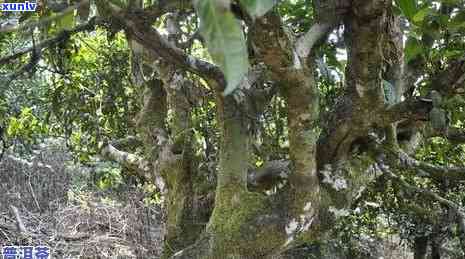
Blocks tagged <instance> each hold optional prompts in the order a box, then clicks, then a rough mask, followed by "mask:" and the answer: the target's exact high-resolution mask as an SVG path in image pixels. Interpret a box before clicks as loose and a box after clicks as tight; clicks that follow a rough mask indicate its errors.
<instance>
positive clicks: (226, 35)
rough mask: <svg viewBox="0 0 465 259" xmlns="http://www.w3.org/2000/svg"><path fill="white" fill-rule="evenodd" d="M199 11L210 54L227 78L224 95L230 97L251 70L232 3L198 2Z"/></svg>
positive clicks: (208, 0) (215, 0)
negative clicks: (230, 6)
mask: <svg viewBox="0 0 465 259" xmlns="http://www.w3.org/2000/svg"><path fill="white" fill-rule="evenodd" d="M196 7H197V13H198V15H199V18H200V22H201V26H200V28H201V32H202V35H203V37H204V38H205V41H206V44H207V47H208V50H209V52H210V54H211V56H212V58H213V60H214V61H215V62H216V63H217V64H218V65H219V66H220V67H221V69H222V70H223V72H224V74H225V76H226V81H227V87H226V89H225V91H224V94H225V95H228V94H230V93H232V92H233V91H234V90H235V89H236V88H237V87H238V85H239V83H240V81H241V80H242V78H243V77H244V75H245V74H246V73H247V72H248V69H249V59H248V54H247V47H246V44H245V39H244V34H243V32H242V28H241V26H240V25H239V22H238V21H237V20H236V18H235V17H234V15H233V14H232V12H231V11H230V10H229V1H217V0H204V1H198V2H197V5H196Z"/></svg>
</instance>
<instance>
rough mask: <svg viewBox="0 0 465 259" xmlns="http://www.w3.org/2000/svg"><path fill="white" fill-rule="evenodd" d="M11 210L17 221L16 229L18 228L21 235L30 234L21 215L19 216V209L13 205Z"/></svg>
mask: <svg viewBox="0 0 465 259" xmlns="http://www.w3.org/2000/svg"><path fill="white" fill-rule="evenodd" d="M10 209H11V211H12V212H13V215H14V216H15V219H16V227H17V228H18V231H19V233H21V234H23V235H26V234H27V233H28V231H27V229H26V227H25V226H24V223H23V220H22V219H21V215H20V214H19V210H18V208H16V207H15V206H13V205H10Z"/></svg>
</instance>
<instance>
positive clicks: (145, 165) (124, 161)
mask: <svg viewBox="0 0 465 259" xmlns="http://www.w3.org/2000/svg"><path fill="white" fill-rule="evenodd" d="M101 154H102V156H104V157H106V158H108V159H111V160H113V161H115V162H117V163H119V164H120V165H122V166H125V167H127V168H130V169H133V170H134V171H136V172H138V174H139V175H140V176H142V177H143V178H145V179H150V176H149V174H148V173H149V172H150V165H149V162H148V161H146V160H145V159H143V158H142V157H139V156H137V155H135V154H131V153H128V152H124V151H120V150H118V149H116V148H115V147H114V146H112V145H111V144H107V145H106V146H104V147H103V148H102V151H101Z"/></svg>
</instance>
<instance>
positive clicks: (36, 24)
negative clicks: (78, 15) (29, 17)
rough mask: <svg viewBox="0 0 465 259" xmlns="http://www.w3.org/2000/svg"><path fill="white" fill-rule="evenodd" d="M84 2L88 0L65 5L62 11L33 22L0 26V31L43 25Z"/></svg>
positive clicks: (21, 29) (22, 29) (19, 29)
mask: <svg viewBox="0 0 465 259" xmlns="http://www.w3.org/2000/svg"><path fill="white" fill-rule="evenodd" d="M85 4H89V0H82V1H81V2H78V3H76V4H74V5H71V6H69V7H67V8H66V9H64V10H63V11H61V12H59V13H56V14H54V15H51V16H49V17H47V18H43V19H40V20H38V21H35V22H29V23H25V24H21V25H19V26H15V27H7V28H2V27H0V33H6V32H14V31H24V30H27V29H32V28H35V27H39V26H41V25H44V24H47V23H49V22H51V21H53V20H56V19H59V18H61V17H63V16H65V15H67V14H69V13H71V12H73V11H74V10H76V9H77V8H79V7H80V6H81V5H85Z"/></svg>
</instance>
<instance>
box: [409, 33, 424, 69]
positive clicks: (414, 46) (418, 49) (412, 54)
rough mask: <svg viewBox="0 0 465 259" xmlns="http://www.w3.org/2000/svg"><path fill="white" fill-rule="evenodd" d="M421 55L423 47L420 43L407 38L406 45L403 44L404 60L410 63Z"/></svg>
mask: <svg viewBox="0 0 465 259" xmlns="http://www.w3.org/2000/svg"><path fill="white" fill-rule="evenodd" d="M422 53H423V46H422V45H421V43H420V42H419V41H418V40H417V39H415V38H413V37H409V38H408V40H407V43H406V44H405V60H406V62H407V63H408V62H410V61H411V60H412V59H414V58H416V57H417V56H419V55H420V54H422Z"/></svg>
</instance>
